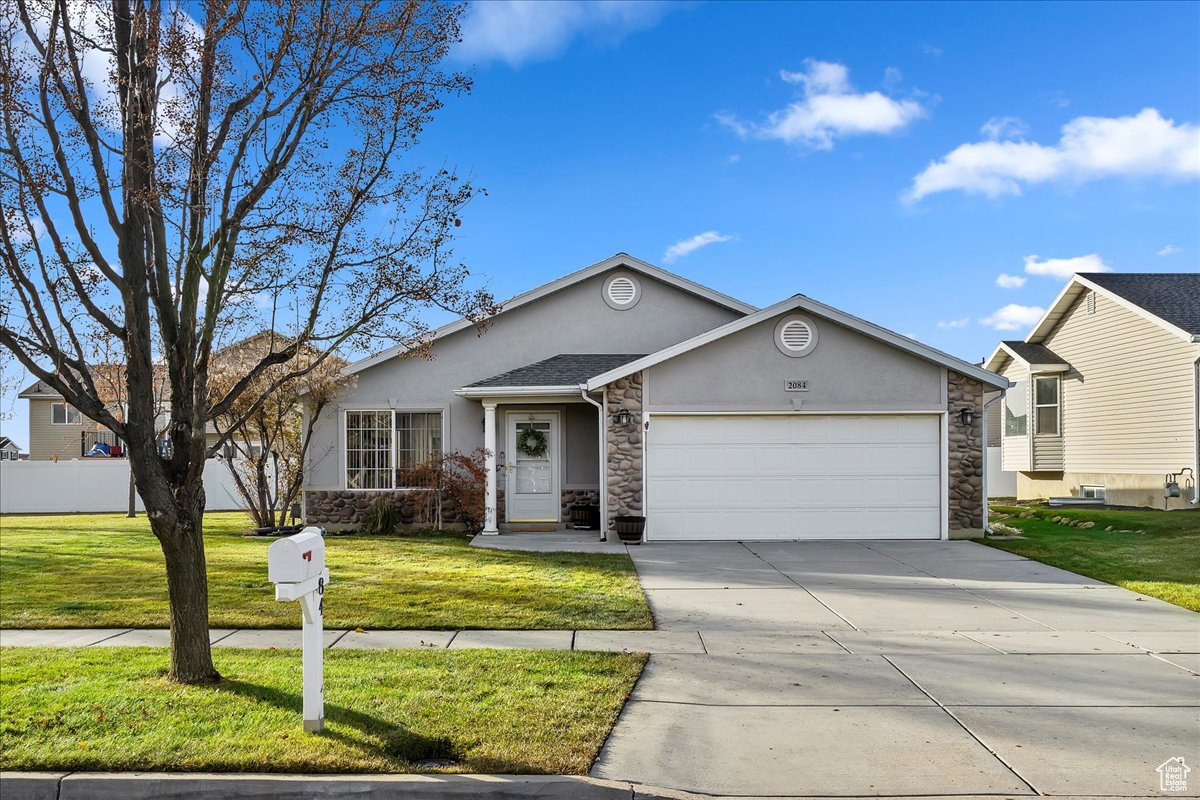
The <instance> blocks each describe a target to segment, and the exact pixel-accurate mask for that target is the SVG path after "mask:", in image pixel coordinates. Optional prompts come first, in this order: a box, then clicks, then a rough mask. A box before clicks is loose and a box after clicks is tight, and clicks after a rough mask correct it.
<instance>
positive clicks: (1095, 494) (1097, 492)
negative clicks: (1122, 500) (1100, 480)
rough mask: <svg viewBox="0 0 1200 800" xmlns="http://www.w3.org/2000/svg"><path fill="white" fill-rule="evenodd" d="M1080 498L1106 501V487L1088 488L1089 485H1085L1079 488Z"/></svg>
mask: <svg viewBox="0 0 1200 800" xmlns="http://www.w3.org/2000/svg"><path fill="white" fill-rule="evenodd" d="M1079 496H1080V497H1084V498H1087V499H1089V500H1103V499H1104V487H1103V486H1088V485H1087V484H1083V485H1081V486H1080V487H1079Z"/></svg>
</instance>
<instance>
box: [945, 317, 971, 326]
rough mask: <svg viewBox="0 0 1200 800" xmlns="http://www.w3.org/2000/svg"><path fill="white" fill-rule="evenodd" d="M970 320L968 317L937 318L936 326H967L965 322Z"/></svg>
mask: <svg viewBox="0 0 1200 800" xmlns="http://www.w3.org/2000/svg"><path fill="white" fill-rule="evenodd" d="M970 321H971V319H970V317H963V318H962V319H951V320H938V324H937V326H938V327H939V328H965V327H967V323H969V322H970Z"/></svg>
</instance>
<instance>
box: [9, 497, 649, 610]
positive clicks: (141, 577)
mask: <svg viewBox="0 0 1200 800" xmlns="http://www.w3.org/2000/svg"><path fill="white" fill-rule="evenodd" d="M204 523H205V548H206V553H207V559H208V576H209V609H210V612H209V614H210V616H209V623H210V624H211V625H212V627H214V628H280V627H293V626H295V624H296V620H297V617H296V615H297V613H298V612H297V611H296V608H295V606H294V604H292V603H277V602H275V593H274V588H273V587H272V585H271V584H270V582H268V581H267V548H268V547H269V546H270V540H264V539H246V538H243V537H242V535H241V534H242V533H243V532H244V531H245V530H246V529H247V528H248V527H249V526H250V521H249V518H248V517H247V516H246V515H245V514H241V513H237V512H213V513H209V514H206V515H205V518H204ZM468 541H469V540H468V538H467V537H465V536H461V535H422V536H407V537H368V536H335V537H330V538H329V539H328V540H327V542H326V559H327V561H328V564H329V571H330V572H331V573H332V582H331V584H330V587H329V593H328V594H327V595H326V601H325V626H326V627H327V628H330V629H336V628H357V627H362V628H368V629H402V628H430V629H441V630H453V629H458V628H508V629H531V628H550V629H563V630H566V629H578V628H592V629H624V630H638V629H648V628H652V627H653V621H652V619H651V617H650V610H649V609H648V608H647V606H646V600H645V597H644V596H643V594H642V590H641V587H640V586H639V585H638V580H637V573H636V572H635V571H634V568H633V562H632V561H631V560H630V559H629V557H628V556H626V555H624V554H607V553H522V552H515V551H500V550H484V549H480V548H477V547H471V546H470V545H469V544H468ZM0 573H2V574H3V576H4V591H3V592H2V593H0V627H4V628H92V627H98V628H110V627H132V628H165V627H167V626H168V624H169V617H168V614H167V588H166V578H165V574H164V569H163V557H162V552H161V551H160V549H159V546H158V542H157V540H155V538H154V536H153V535H152V534H151V533H150V528H149V524H148V523H147V521H146V518H145V516H144V515H143V516H140V517H138V518H136V519H126V518H125V516H124V515H122V514H78V515H69V514H65V515H25V516H18V515H6V516H3V517H0Z"/></svg>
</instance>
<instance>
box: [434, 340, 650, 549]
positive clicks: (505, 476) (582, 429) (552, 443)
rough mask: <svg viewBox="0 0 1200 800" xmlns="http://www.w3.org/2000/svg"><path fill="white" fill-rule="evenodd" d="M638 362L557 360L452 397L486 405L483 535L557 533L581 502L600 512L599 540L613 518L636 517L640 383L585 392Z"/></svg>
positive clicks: (607, 357) (614, 357)
mask: <svg viewBox="0 0 1200 800" xmlns="http://www.w3.org/2000/svg"><path fill="white" fill-rule="evenodd" d="M638 357H639V356H637V355H633V354H563V355H558V356H555V357H553V358H550V359H546V360H545V361H541V362H538V363H536V364H530V365H528V366H525V367H521V368H519V369H516V370H511V371H509V372H507V373H504V374H501V375H497V376H495V377H493V378H488V379H486V380H483V381H478V382H476V383H473V384H470V385H468V386H464V387H463V388H461V389H459V390H458V391H457V392H456V394H457V395H458V396H459V397H463V398H466V399H472V400H478V401H479V403H480V405H481V406H482V407H483V447H484V451H485V454H486V455H485V472H486V486H485V514H484V519H485V523H484V527H483V531H482V534H481V535H482V536H492V535H495V534H498V533H500V532H501V531H505V532H509V531H522V530H525V531H541V533H539V534H537V535H541V536H547V535H553V534H555V533H556V532H558V531H559V530H560V529H561V528H562V527H563V526H565V525H567V524H569V523H570V521H571V507H572V506H574V505H576V504H583V505H589V506H598V511H599V514H598V517H599V519H600V529H601V530H600V531H597V532H595V533H592V534H590V536H592V537H594V538H595V539H602V538H603V537H604V532H605V531H606V530H607V528H608V527H609V526H608V524H607V521H608V520H610V519H611V517H612V515H613V514H617V513H622V514H624V513H638V512H639V511H640V509H641V468H642V467H641V455H640V449H641V447H640V443H641V436H640V428H641V424H640V419H641V410H642V409H641V388H640V378H635V379H630V380H628V381H627V380H622V381H619V382H618V383H620V384H622V385H621V386H620V387H619V389H620V391H612V392H610V388H611V387H604V388H603V389H602V390H600V391H594V392H588V391H587V390H586V388H585V385H586V381H587V380H588V379H589V378H591V377H593V376H595V375H598V374H602V373H603V372H605V371H606V370H609V369H612V368H613V367H615V366H619V365H621V364H625V363H628V362H630V361H633V360H636V359H637V358H638ZM635 383H636V385H635ZM635 450H636V452H634V451H635ZM614 489H615V491H614Z"/></svg>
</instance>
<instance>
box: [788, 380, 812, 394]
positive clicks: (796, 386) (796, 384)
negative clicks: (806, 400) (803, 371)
mask: <svg viewBox="0 0 1200 800" xmlns="http://www.w3.org/2000/svg"><path fill="white" fill-rule="evenodd" d="M783 389H784V391H787V392H807V391H808V381H806V380H800V379H799V378H788V379H787V380H785V381H784V382H783Z"/></svg>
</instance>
